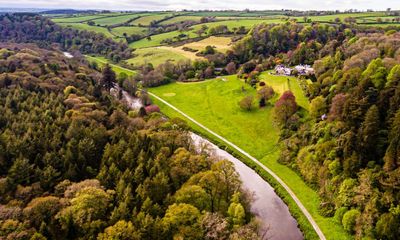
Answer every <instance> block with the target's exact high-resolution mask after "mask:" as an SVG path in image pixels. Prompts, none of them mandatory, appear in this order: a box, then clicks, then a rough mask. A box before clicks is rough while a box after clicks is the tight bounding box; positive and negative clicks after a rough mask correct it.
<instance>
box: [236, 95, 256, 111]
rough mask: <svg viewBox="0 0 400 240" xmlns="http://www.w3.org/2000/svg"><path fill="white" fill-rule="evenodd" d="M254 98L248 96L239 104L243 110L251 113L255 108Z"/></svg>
mask: <svg viewBox="0 0 400 240" xmlns="http://www.w3.org/2000/svg"><path fill="white" fill-rule="evenodd" d="M253 102H254V97H253V96H246V97H244V98H243V99H242V100H240V102H239V106H240V108H241V109H243V110H247V111H250V110H251V109H252V108H253Z"/></svg>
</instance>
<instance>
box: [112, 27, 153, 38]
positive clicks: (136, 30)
mask: <svg viewBox="0 0 400 240" xmlns="http://www.w3.org/2000/svg"><path fill="white" fill-rule="evenodd" d="M111 32H112V33H113V34H115V35H117V36H123V35H124V33H126V34H128V36H129V35H132V34H142V35H143V34H145V33H147V28H144V27H134V26H130V27H117V28H112V29H111Z"/></svg>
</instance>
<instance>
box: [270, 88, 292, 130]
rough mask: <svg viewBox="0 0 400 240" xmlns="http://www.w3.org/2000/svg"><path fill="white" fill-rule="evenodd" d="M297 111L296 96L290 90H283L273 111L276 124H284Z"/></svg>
mask: <svg viewBox="0 0 400 240" xmlns="http://www.w3.org/2000/svg"><path fill="white" fill-rule="evenodd" d="M296 111H297V103H296V97H295V96H294V95H293V93H292V92H291V91H285V92H284V93H283V94H282V96H281V97H280V98H279V100H278V101H277V102H276V103H275V108H274V113H275V119H276V121H277V122H278V124H280V125H283V126H286V124H287V122H288V120H289V118H290V117H291V116H292V115H293V114H294V113H295V112H296Z"/></svg>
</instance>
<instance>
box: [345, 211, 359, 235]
mask: <svg viewBox="0 0 400 240" xmlns="http://www.w3.org/2000/svg"><path fill="white" fill-rule="evenodd" d="M360 215H361V213H360V211H359V210H358V209H351V210H349V211H347V212H346V213H345V214H344V215H343V219H342V225H343V228H344V229H345V230H346V231H348V232H349V233H354V228H355V226H356V222H357V218H358V217H359V216H360Z"/></svg>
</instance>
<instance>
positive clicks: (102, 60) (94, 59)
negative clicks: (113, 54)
mask: <svg viewBox="0 0 400 240" xmlns="http://www.w3.org/2000/svg"><path fill="white" fill-rule="evenodd" d="M85 57H86V59H87V60H88V61H89V62H96V63H97V64H98V65H99V66H100V67H103V66H104V65H105V64H107V63H108V64H110V66H111V67H112V69H113V70H114V72H115V73H116V74H120V73H125V74H126V75H128V76H133V75H135V74H136V72H135V71H133V70H129V69H126V68H123V67H120V66H118V65H115V64H112V63H110V62H109V60H107V59H106V58H104V57H93V56H88V55H86V56H85Z"/></svg>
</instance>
